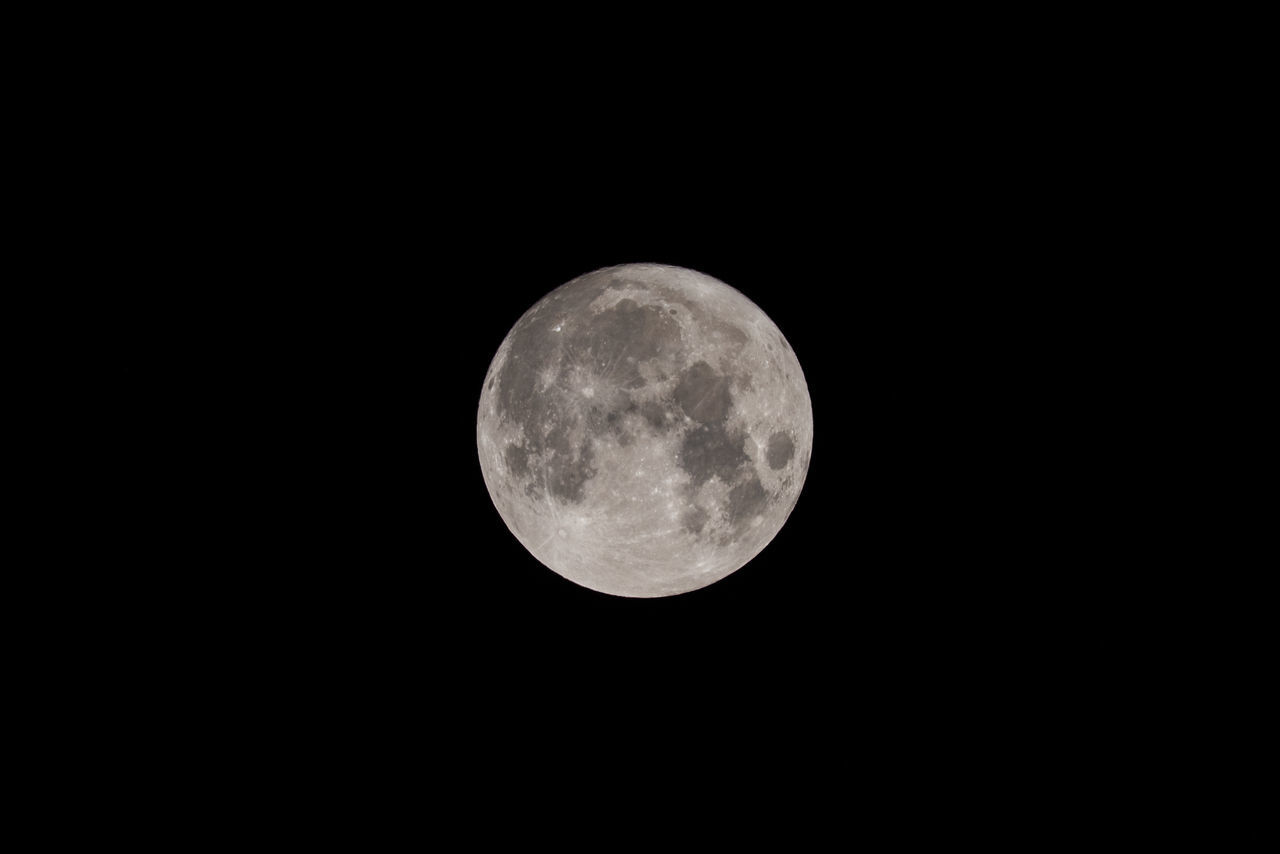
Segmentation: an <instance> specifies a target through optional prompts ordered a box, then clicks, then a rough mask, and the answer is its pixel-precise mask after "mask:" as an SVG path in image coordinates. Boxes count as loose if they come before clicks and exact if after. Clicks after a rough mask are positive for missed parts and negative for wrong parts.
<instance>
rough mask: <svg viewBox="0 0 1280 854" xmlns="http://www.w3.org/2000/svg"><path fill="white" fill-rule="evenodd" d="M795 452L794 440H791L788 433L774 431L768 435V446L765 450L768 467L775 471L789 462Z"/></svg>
mask: <svg viewBox="0 0 1280 854" xmlns="http://www.w3.org/2000/svg"><path fill="white" fill-rule="evenodd" d="M795 452H796V446H795V442H793V441H792V440H791V434H790V433H774V434H773V435H772V436H770V437H769V448H768V450H767V451H766V452H765V459H767V460H768V461H769V468H771V469H773V470H774V471H777V470H778V469H780V468H782V467H783V466H785V465H786V464H787V463H789V462H791V457H792V456H794V455H795Z"/></svg>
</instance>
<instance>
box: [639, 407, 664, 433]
mask: <svg viewBox="0 0 1280 854" xmlns="http://www.w3.org/2000/svg"><path fill="white" fill-rule="evenodd" d="M640 414H641V415H643V416H644V420H645V421H647V422H649V426H650V427H652V428H653V429H655V430H662V429H663V428H664V427H666V426H667V424H668V422H667V408H666V407H665V406H663V405H662V404H660V403H658V402H657V401H653V400H647V401H645V402H644V404H643V405H642V406H641V407H640Z"/></svg>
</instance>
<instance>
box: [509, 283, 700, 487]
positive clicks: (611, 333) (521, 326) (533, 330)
mask: <svg viewBox="0 0 1280 854" xmlns="http://www.w3.org/2000/svg"><path fill="white" fill-rule="evenodd" d="M611 285H612V286H615V287H616V286H619V285H618V280H617V279H616V278H611V277H610V276H609V275H608V274H607V271H606V272H605V273H604V274H601V273H593V274H587V275H586V276H582V277H579V278H578V279H575V280H574V281H572V282H570V283H568V284H567V285H564V286H563V287H560V288H557V289H556V290H555V291H552V292H551V293H550V294H548V296H547V297H546V299H544V300H543V301H541V302H539V303H538V305H536V306H534V308H532V309H530V310H529V312H527V313H526V314H525V316H524V317H522V318H521V319H520V320H519V322H517V323H516V325H515V327H514V328H513V329H512V330H511V334H510V339H511V346H510V348H509V350H508V355H507V359H506V362H505V364H504V365H503V366H502V368H501V370H500V371H499V376H498V388H497V411H498V415H499V417H500V418H501V419H502V420H504V421H506V422H507V423H510V424H513V425H515V426H517V427H519V428H520V431H521V433H522V434H523V444H522V445H511V446H508V448H507V449H506V450H505V451H504V454H505V457H506V460H507V464H508V466H509V469H510V471H511V472H512V474H513V475H515V476H516V477H520V478H528V479H529V480H528V483H527V484H526V493H527V494H529V495H530V496H531V497H535V498H536V497H538V496H539V494H540V493H541V491H542V490H543V489H545V490H546V491H547V492H549V493H550V494H551V495H553V496H555V497H556V498H558V499H560V500H562V501H567V502H571V503H577V502H580V501H581V500H582V499H583V489H584V487H585V484H586V482H587V481H588V480H590V479H591V478H592V477H593V476H594V475H595V474H596V467H595V454H594V449H593V447H592V441H591V437H592V436H594V435H600V434H602V433H604V432H606V431H609V430H610V429H612V427H611V424H610V422H608V421H602V420H601V415H602V413H601V411H600V409H599V408H598V407H596V408H594V409H589V410H587V411H586V413H585V414H584V413H580V411H579V409H580V408H579V407H577V406H576V405H568V404H566V403H565V399H566V398H568V397H569V396H570V395H573V394H576V390H575V389H572V388H570V387H569V381H570V369H571V368H573V367H575V366H577V367H580V368H583V369H585V370H587V371H588V372H590V373H592V374H594V375H596V376H598V377H600V378H601V379H602V380H603V381H605V382H608V383H611V384H613V385H615V386H617V387H618V388H620V389H624V390H631V389H639V388H641V387H643V386H644V385H645V383H646V381H645V378H644V376H643V374H642V373H641V371H640V365H642V364H643V363H645V362H646V361H648V360H651V359H653V358H655V357H657V356H659V355H660V354H669V355H671V356H673V357H678V352H679V349H680V329H679V324H678V323H677V321H676V320H675V319H673V318H672V317H670V316H669V315H668V314H667V313H666V312H665V311H663V310H662V309H661V308H658V307H656V306H641V305H639V304H637V303H636V302H635V301H634V300H631V299H626V298H624V299H622V300H619V301H618V302H617V303H616V304H615V305H613V306H611V307H609V308H607V309H605V310H603V311H597V312H591V311H590V309H589V306H590V304H591V303H592V302H593V301H594V300H595V299H596V298H597V297H599V296H600V295H601V293H603V292H604V290H605V288H606V287H609V286H611ZM557 327H559V328H558V329H557ZM547 370H552V371H554V372H555V380H554V382H553V385H552V388H551V389H550V390H545V391H544V390H543V389H542V388H541V383H542V377H543V374H544V373H545V372H546V371H547ZM548 392H550V393H548ZM557 403H560V404H561V405H557ZM713 405H714V402H713ZM651 415H652V413H650V412H646V413H645V416H646V418H650V417H651ZM584 417H585V418H586V423H583V422H582V419H583V418H584ZM655 426H656V425H655ZM580 428H581V429H580ZM575 434H577V435H583V436H585V438H584V439H583V440H582V441H580V442H578V443H577V444H576V445H575V443H574V442H573V439H572V437H573V436H574V435H575ZM619 440H620V441H621V442H623V443H626V442H629V441H630V440H629V437H624V435H623V434H621V432H620V431H619ZM539 461H540V463H539Z"/></svg>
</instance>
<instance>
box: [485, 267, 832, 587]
mask: <svg viewBox="0 0 1280 854" xmlns="http://www.w3.org/2000/svg"><path fill="white" fill-rule="evenodd" d="M476 444H477V448H478V452H479V456H480V469H481V471H482V473H483V475H484V482H485V485H486V486H487V487H488V490H489V496H490V497H491V498H492V499H493V504H494V506H495V507H496V508H497V510H498V513H499V515H501V517H502V520H503V521H504V522H505V523H506V524H507V527H508V528H510V529H511V533H513V534H514V535H515V536H516V538H517V539H518V540H519V541H520V542H521V543H522V544H523V545H524V547H525V548H526V549H528V550H529V552H530V553H531V554H533V556H534V557H536V558H537V559H538V560H539V561H541V562H542V563H543V564H545V565H546V566H547V567H549V568H550V569H552V570H554V571H555V572H557V573H559V574H560V575H561V576H563V577H565V578H567V579H568V580H570V581H573V582H575V583H577V584H580V585H582V586H584V587H588V588H590V589H592V590H597V591H600V592H602V593H608V594H613V595H616V596H631V597H659V596H673V595H675V594H678V593H684V592H687V591H690V590H696V589H698V588H700V587H706V586H707V585H708V584H711V583H713V582H716V581H719V580H720V579H722V578H724V577H725V576H727V575H729V574H730V573H732V572H735V571H736V570H738V569H740V568H741V567H742V566H743V565H745V564H746V563H747V562H748V561H750V560H751V559H752V558H753V557H755V556H756V555H757V554H759V553H760V551H761V550H762V549H763V548H764V547H765V546H766V545H768V544H769V542H770V541H771V540H772V539H773V538H774V536H775V535H776V534H777V533H778V531H779V530H780V529H781V528H782V526H783V524H784V523H785V522H786V521H787V517H788V516H789V515H790V514H791V510H792V508H793V507H795V504H796V499H797V498H798V497H799V495H800V490H801V487H803V485H804V480H805V475H806V473H807V472H808V469H809V454H810V450H811V448H812V447H813V411H812V408H811V405H810V402H809V390H808V387H807V386H806V385H805V379H804V373H803V372H802V371H801V370H800V363H799V361H797V359H796V356H795V353H794V352H792V350H791V347H790V345H789V344H788V343H787V340H786V339H785V338H784V337H783V335H782V333H781V332H780V331H779V330H778V327H777V326H776V325H774V323H773V321H771V320H770V319H769V318H768V317H767V316H766V315H765V313H764V312H763V311H761V310H760V309H759V308H758V307H757V306H756V305H755V303H753V302H751V300H749V299H747V298H746V297H745V296H743V295H742V294H741V293H739V292H738V291H736V290H734V289H733V288H731V287H729V286H728V285H726V284H724V283H723V282H721V281H719V280H717V279H713V278H711V277H710V276H706V275H703V274H702V273H698V272H695V271H693V270H687V269H684V268H681V267H671V266H666V265H662V264H624V265H622V266H617V267H606V268H604V269H602V270H596V271H594V272H591V273H587V274H585V275H582V276H579V277H578V278H576V279H574V280H573V281H571V282H569V283H567V284H565V285H562V286H560V287H559V288H556V289H555V290H554V291H552V292H551V293H549V294H547V296H545V297H544V298H542V299H541V300H539V301H538V302H537V303H536V304H535V305H534V306H533V307H532V308H530V309H529V310H528V311H527V312H525V314H524V316H523V317H521V318H520V320H519V321H517V323H516V325H515V326H514V327H512V329H511V331H510V332H509V333H508V334H507V337H506V339H505V340H503V342H502V345H501V346H500V347H499V348H498V352H497V354H496V355H495V356H494V357H493V362H492V363H491V364H490V365H489V372H488V374H487V375H486V377H485V381H484V387H483V389H482V390H481V394H480V406H479V414H478V416H477V418H476Z"/></svg>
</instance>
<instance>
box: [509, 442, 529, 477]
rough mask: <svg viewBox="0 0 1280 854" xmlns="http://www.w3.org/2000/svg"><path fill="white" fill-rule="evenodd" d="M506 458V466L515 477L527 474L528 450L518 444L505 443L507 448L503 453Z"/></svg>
mask: <svg viewBox="0 0 1280 854" xmlns="http://www.w3.org/2000/svg"><path fill="white" fill-rule="evenodd" d="M503 456H504V457H505V458H506V460H507V468H508V469H509V470H510V471H511V473H512V474H514V475H515V476H516V477H525V476H526V475H528V474H529V452H528V451H526V450H525V449H524V448H522V447H520V446H519V445H507V450H506V452H505V453H504V454H503Z"/></svg>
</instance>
